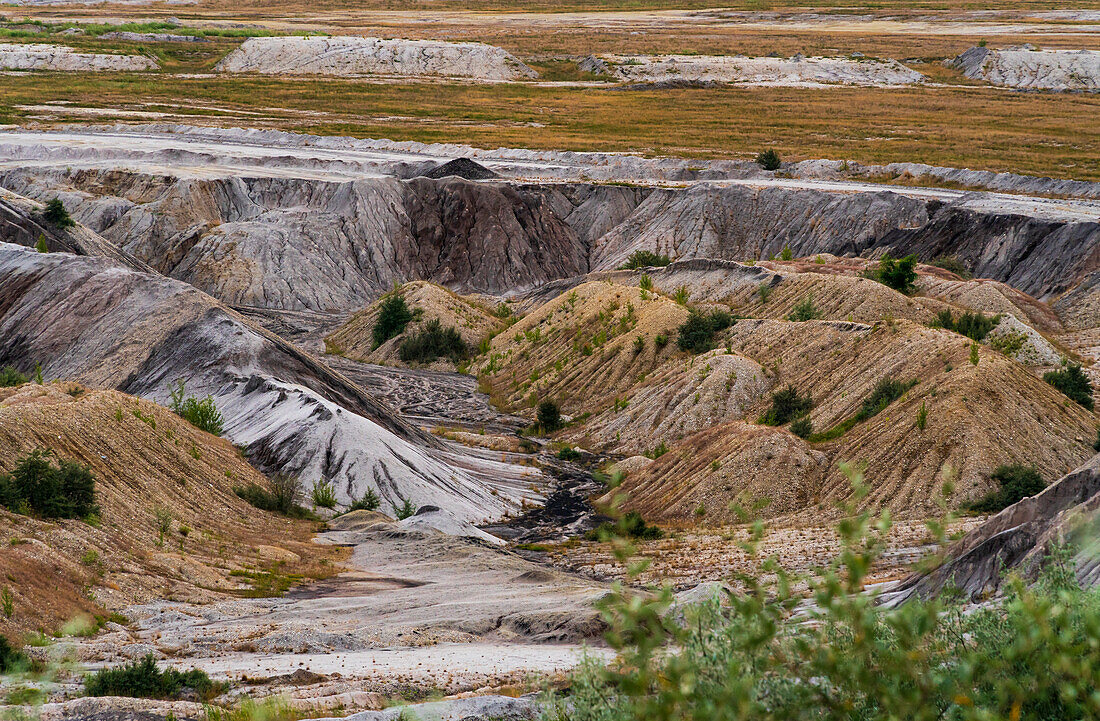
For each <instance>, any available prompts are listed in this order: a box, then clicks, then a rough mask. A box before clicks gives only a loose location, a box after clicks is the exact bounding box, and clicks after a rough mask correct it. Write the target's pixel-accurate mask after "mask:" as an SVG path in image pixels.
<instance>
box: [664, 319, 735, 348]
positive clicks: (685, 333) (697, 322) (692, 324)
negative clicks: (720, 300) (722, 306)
mask: <svg viewBox="0 0 1100 721" xmlns="http://www.w3.org/2000/svg"><path fill="white" fill-rule="evenodd" d="M735 322H736V319H735V318H734V317H733V315H732V314H731V313H727V312H726V311H724V310H712V311H711V312H709V313H699V312H697V311H691V312H690V313H689V314H688V317H687V320H685V321H684V322H683V324H682V325H681V326H680V328H679V336H678V337H677V339H676V344H677V345H679V346H680V350H685V351H689V352H691V353H703V352H706V351H708V350H710V349H711V348H713V347H714V335H715V334H716V333H719V332H721V331H724V330H725V329H726V328H729V327H730V326H731V325H733V324H734V323H735Z"/></svg>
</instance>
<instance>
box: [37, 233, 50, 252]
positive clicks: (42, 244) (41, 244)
mask: <svg viewBox="0 0 1100 721" xmlns="http://www.w3.org/2000/svg"><path fill="white" fill-rule="evenodd" d="M34 249H35V250H37V251H38V252H39V253H49V252H50V246H48V245H47V244H46V236H45V235H43V234H42V233H39V234H38V241H37V242H36V243H35V244H34Z"/></svg>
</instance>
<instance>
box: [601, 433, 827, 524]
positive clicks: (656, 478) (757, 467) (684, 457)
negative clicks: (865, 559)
mask: <svg viewBox="0 0 1100 721" xmlns="http://www.w3.org/2000/svg"><path fill="white" fill-rule="evenodd" d="M826 462H827V454H825V453H822V452H821V451H815V450H811V449H810V448H809V447H808V446H807V445H806V444H805V443H803V442H802V441H801V440H800V439H798V438H796V437H795V436H793V435H791V434H790V433H788V432H786V431H783V430H780V429H778V428H770V427H768V426H756V425H750V424H748V423H744V422H741V421H734V422H732V423H724V424H722V425H717V426H714V427H712V428H709V429H707V430H705V431H703V432H701V433H697V434H695V435H693V436H691V437H689V438H687V439H685V440H684V441H683V442H682V443H679V444H677V445H676V446H675V448H674V450H673V451H670V452H668V453H665V454H664V455H662V456H661V457H660V458H658V459H657V460H656V461H654V462H653V463H652V464H650V465H648V466H646V467H644V468H642V469H639V470H636V471H635V472H634V473H631V474H628V475H627V477H626V479H625V480H624V482H623V484H622V486H621V487H620V488H619V489H618V490H617V491H616V493H619V492H621V493H625V494H626V497H627V499H628V500H627V502H626V504H625V505H624V508H626V509H629V510H636V511H638V512H640V513H642V515H644V516H645V517H646V518H651V519H653V520H656V521H665V522H667V521H681V520H689V519H693V520H695V521H698V522H705V523H730V522H736V521H737V520H738V519H737V517H736V515H735V514H734V513H733V511H731V510H730V504H731V503H734V502H737V501H739V500H740V501H742V502H743V504H744V506H745V508H746V510H747V509H748V508H749V507H751V506H752V503H753V500H754V499H757V498H768V499H770V501H771V502H770V503H769V504H768V506H767V508H766V509H765V510H764V515H768V516H772V515H779V514H781V513H791V512H794V511H800V510H803V509H805V508H807V507H811V506H813V505H814V504H815V503H817V502H818V500H819V496H818V494H819V492H820V487H821V477H822V475H823V474H824V471H825V468H826ZM612 495H613V494H608V495H607V496H605V497H604V498H603V499H601V500H602V501H603V502H608V501H610V500H611V497H612Z"/></svg>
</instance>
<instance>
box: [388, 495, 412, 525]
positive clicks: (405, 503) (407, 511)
mask: <svg viewBox="0 0 1100 721" xmlns="http://www.w3.org/2000/svg"><path fill="white" fill-rule="evenodd" d="M390 508H392V509H393V517H394V518H396V519H397V520H399V521H404V520H405V519H406V518H409V517H411V516H415V515H416V511H417V508H416V506H415V505H413V502H412V500H410V499H408V498H403V499H401V505H400V506H397V505H394V504H390Z"/></svg>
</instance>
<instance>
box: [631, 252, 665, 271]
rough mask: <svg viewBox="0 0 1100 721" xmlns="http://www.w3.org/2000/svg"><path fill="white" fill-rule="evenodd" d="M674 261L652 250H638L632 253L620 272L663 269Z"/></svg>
mask: <svg viewBox="0 0 1100 721" xmlns="http://www.w3.org/2000/svg"><path fill="white" fill-rule="evenodd" d="M671 262H672V261H671V260H669V257H668V256H667V255H661V254H659V253H654V252H653V251H651V250H636V251H634V252H633V253H631V254H630V255H629V256H628V257H627V259H626V262H625V263H623V264H622V265H620V266H619V270H637V269H638V268H663V267H664V266H666V265H668V264H669V263H671Z"/></svg>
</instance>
